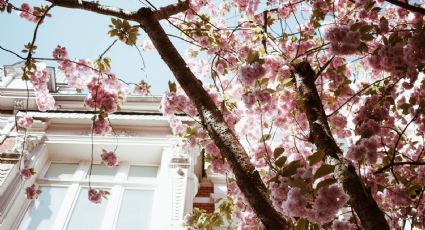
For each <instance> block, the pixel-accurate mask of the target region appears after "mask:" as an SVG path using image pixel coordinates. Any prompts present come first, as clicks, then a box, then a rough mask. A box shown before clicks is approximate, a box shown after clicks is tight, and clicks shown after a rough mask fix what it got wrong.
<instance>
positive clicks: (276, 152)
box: [273, 147, 285, 159]
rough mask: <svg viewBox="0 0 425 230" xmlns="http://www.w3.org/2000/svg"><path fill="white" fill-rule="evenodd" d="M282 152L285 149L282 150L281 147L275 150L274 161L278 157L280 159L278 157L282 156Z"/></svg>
mask: <svg viewBox="0 0 425 230" xmlns="http://www.w3.org/2000/svg"><path fill="white" fill-rule="evenodd" d="M283 152H285V149H284V148H282V147H277V148H276V149H275V150H274V152H273V156H274V159H277V158H279V157H280V155H282V153H283Z"/></svg>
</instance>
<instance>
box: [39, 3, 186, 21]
mask: <svg viewBox="0 0 425 230" xmlns="http://www.w3.org/2000/svg"><path fill="white" fill-rule="evenodd" d="M46 1H48V2H50V3H52V4H54V5H56V6H60V7H64V8H72V9H81V10H86V11H91V12H95V13H98V14H103V15H108V16H113V17H117V18H121V19H126V20H128V21H134V22H139V21H140V20H142V19H143V17H144V15H143V14H141V12H139V11H129V10H124V9H121V8H118V7H113V6H105V5H102V4H99V3H98V2H97V1H93V2H92V1H81V0H46ZM187 9H189V1H182V2H178V3H176V4H171V5H168V6H165V7H161V8H160V9H159V10H156V11H153V15H154V17H155V18H156V19H157V20H161V19H166V18H168V17H170V16H171V15H174V14H177V13H180V12H183V11H186V10H187Z"/></svg>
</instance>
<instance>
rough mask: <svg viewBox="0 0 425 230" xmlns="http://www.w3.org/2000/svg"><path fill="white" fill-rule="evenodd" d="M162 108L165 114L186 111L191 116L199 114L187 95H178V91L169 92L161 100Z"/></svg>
mask: <svg viewBox="0 0 425 230" xmlns="http://www.w3.org/2000/svg"><path fill="white" fill-rule="evenodd" d="M161 110H162V113H163V114H164V115H167V116H168V115H172V114H175V113H186V114H187V115H189V116H192V117H193V116H195V115H196V114H198V111H197V110H196V108H195V106H194V105H193V104H192V102H191V101H190V99H189V98H188V97H187V96H185V95H178V94H177V93H176V92H167V93H165V94H164V96H163V97H162V100H161Z"/></svg>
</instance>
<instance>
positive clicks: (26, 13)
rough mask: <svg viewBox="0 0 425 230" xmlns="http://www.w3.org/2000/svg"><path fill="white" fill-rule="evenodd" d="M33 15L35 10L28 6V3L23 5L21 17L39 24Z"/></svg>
mask: <svg viewBox="0 0 425 230" xmlns="http://www.w3.org/2000/svg"><path fill="white" fill-rule="evenodd" d="M33 13H34V9H33V8H32V7H31V6H30V5H28V3H23V4H22V5H21V12H20V13H19V17H21V18H24V19H26V20H28V21H30V22H34V23H37V22H38V19H37V17H36V16H35V15H34V14H33Z"/></svg>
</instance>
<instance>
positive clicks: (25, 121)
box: [18, 115, 34, 129]
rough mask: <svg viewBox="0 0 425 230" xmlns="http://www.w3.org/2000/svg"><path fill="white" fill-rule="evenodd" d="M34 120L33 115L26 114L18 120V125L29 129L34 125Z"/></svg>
mask: <svg viewBox="0 0 425 230" xmlns="http://www.w3.org/2000/svg"><path fill="white" fill-rule="evenodd" d="M33 122H34V120H33V118H32V117H31V116H28V115H25V116H23V117H21V118H19V120H18V125H19V127H21V128H24V129H29V128H31V126H32V123H33Z"/></svg>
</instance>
